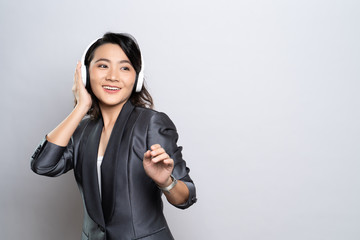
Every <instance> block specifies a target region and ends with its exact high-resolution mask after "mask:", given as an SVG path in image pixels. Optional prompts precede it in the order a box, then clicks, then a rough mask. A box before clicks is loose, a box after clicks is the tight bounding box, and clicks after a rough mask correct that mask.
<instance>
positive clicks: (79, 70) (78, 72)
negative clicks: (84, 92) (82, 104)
mask: <svg viewBox="0 0 360 240" xmlns="http://www.w3.org/2000/svg"><path fill="white" fill-rule="evenodd" d="M76 80H77V82H78V84H80V86H81V85H84V83H83V81H82V77H81V62H80V61H78V64H77V66H76Z"/></svg>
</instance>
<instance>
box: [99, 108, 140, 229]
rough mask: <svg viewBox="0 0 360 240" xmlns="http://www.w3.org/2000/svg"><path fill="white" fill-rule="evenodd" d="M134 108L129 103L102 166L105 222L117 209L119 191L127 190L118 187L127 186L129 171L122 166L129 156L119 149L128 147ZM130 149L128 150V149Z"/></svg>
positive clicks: (114, 132)
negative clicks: (128, 128)
mask: <svg viewBox="0 0 360 240" xmlns="http://www.w3.org/2000/svg"><path fill="white" fill-rule="evenodd" d="M134 108H135V107H134V106H133V105H132V104H131V103H130V101H127V102H126V103H125V104H124V106H123V108H122V110H121V112H120V114H119V116H118V118H117V120H116V122H115V125H114V127H113V130H112V132H111V136H110V139H109V142H108V144H107V147H106V151H105V154H104V158H103V162H102V165H101V190H102V210H103V213H104V218H105V222H108V221H109V220H110V219H111V217H112V215H113V213H114V208H115V201H116V198H115V197H116V194H117V192H116V191H117V190H118V189H120V191H121V190H124V189H126V186H118V185H117V183H118V182H119V183H120V184H121V185H124V184H126V180H125V179H126V176H127V170H126V168H125V169H124V167H125V165H124V164H121V163H122V162H123V161H127V157H126V156H127V155H123V153H119V149H122V146H123V145H126V142H128V141H123V139H124V136H123V135H124V130H125V128H126V125H127V122H128V120H129V117H130V115H131V113H132V111H133V110H134ZM127 140H128V139H127ZM127 149H128V148H127ZM118 165H120V166H121V167H120V168H121V169H122V170H121V172H119V171H117V169H118ZM119 177H120V178H125V179H124V181H118V180H119V179H118V178H119Z"/></svg>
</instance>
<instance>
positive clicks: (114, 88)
mask: <svg viewBox="0 0 360 240" xmlns="http://www.w3.org/2000/svg"><path fill="white" fill-rule="evenodd" d="M103 88H105V89H108V90H119V89H120V88H117V87H109V86H103Z"/></svg>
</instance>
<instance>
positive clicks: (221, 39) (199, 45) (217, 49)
mask: <svg viewBox="0 0 360 240" xmlns="http://www.w3.org/2000/svg"><path fill="white" fill-rule="evenodd" d="M359 25H360V2H359V1H357V0H338V1H334V0H301V1H300V0H299V1H295V0H293V1H290V0H289V1H284V0H283V1H280V0H278V1H268V0H258V1H250V0H247V1H239V0H237V1H230V0H222V1H209V0H207V1H205V0H198V1H194V0H185V1H165V0H152V1H146V0H144V1H140V0H139V1H120V0H117V1H85V0H82V1H70V0H64V1H45V0H43V1H41V0H33V1H25V0H23V1H16V0H11V1H10V0H1V1H0V27H1V29H0V36H1V37H0V73H1V75H0V76H1V87H0V96H1V101H0V107H1V109H0V110H1V140H0V141H1V142H0V146H1V168H0V189H1V195H0V208H1V214H0V232H1V239H6V240H8V239H11V240H12V239H14V240H17V239H29V240H49V239H51V240H64V239H80V236H81V235H80V234H81V223H82V203H81V199H80V194H79V192H78V190H77V186H76V183H75V181H74V178H73V174H72V171H71V172H69V173H67V174H66V175H63V176H61V177H58V178H46V177H41V176H38V175H35V174H34V173H32V172H31V170H30V156H31V155H32V153H33V151H34V149H35V147H36V146H37V144H38V142H39V141H40V140H41V139H42V138H43V137H44V135H45V134H46V133H48V132H49V131H51V130H52V129H53V128H54V127H55V126H56V125H57V124H58V123H59V122H60V121H61V120H62V119H64V118H65V117H66V116H67V114H68V113H70V111H71V109H72V106H73V97H72V92H71V87H72V81H73V73H74V69H75V66H76V62H77V60H79V59H80V57H81V54H82V52H83V49H84V48H85V47H86V46H87V45H88V44H89V42H91V41H92V40H94V39H96V38H98V37H100V36H101V35H102V34H104V33H105V32H107V31H114V32H129V33H131V34H133V35H134V36H135V37H136V38H137V39H138V42H139V44H140V47H141V49H142V51H143V54H144V58H145V62H146V77H147V84H148V87H149V89H150V92H151V94H152V95H153V97H154V99H155V104H156V109H157V110H159V111H163V112H166V113H167V114H168V115H169V116H170V118H171V119H172V120H173V121H174V122H175V124H176V126H177V128H178V131H179V134H180V140H179V144H180V145H182V146H183V147H184V151H183V153H184V158H185V160H187V163H188V166H189V167H190V168H191V176H192V178H193V180H194V181H195V183H196V186H197V193H198V199H199V200H198V203H196V204H195V205H194V206H193V207H191V208H189V209H188V210H185V211H182V210H178V209H175V208H173V207H171V206H170V205H169V204H165V213H166V216H167V219H168V222H169V225H170V228H171V229H172V232H173V234H174V236H175V238H176V239H206V240H219V239H241V240H242V239H244V240H267V239H274V240H289V239H291V240H297V239H299V240H304V239H306V240H319V239H326V240H335V239H336V240H343V239H346V240H355V239H356V240H358V239H360V176H359V170H360V147H359V144H360V127H359V123H360V113H359V107H360V94H359V90H360V81H359V80H360V67H359V63H360V44H359V43H360V26H359Z"/></svg>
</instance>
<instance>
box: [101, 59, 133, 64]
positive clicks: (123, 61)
mask: <svg viewBox="0 0 360 240" xmlns="http://www.w3.org/2000/svg"><path fill="white" fill-rule="evenodd" d="M100 61H105V62H111V61H110V60H109V59H107V58H99V59H98V60H96V61H95V62H94V63H97V62H100ZM118 63H129V64H130V65H131V62H130V61H128V60H121V61H118Z"/></svg>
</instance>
